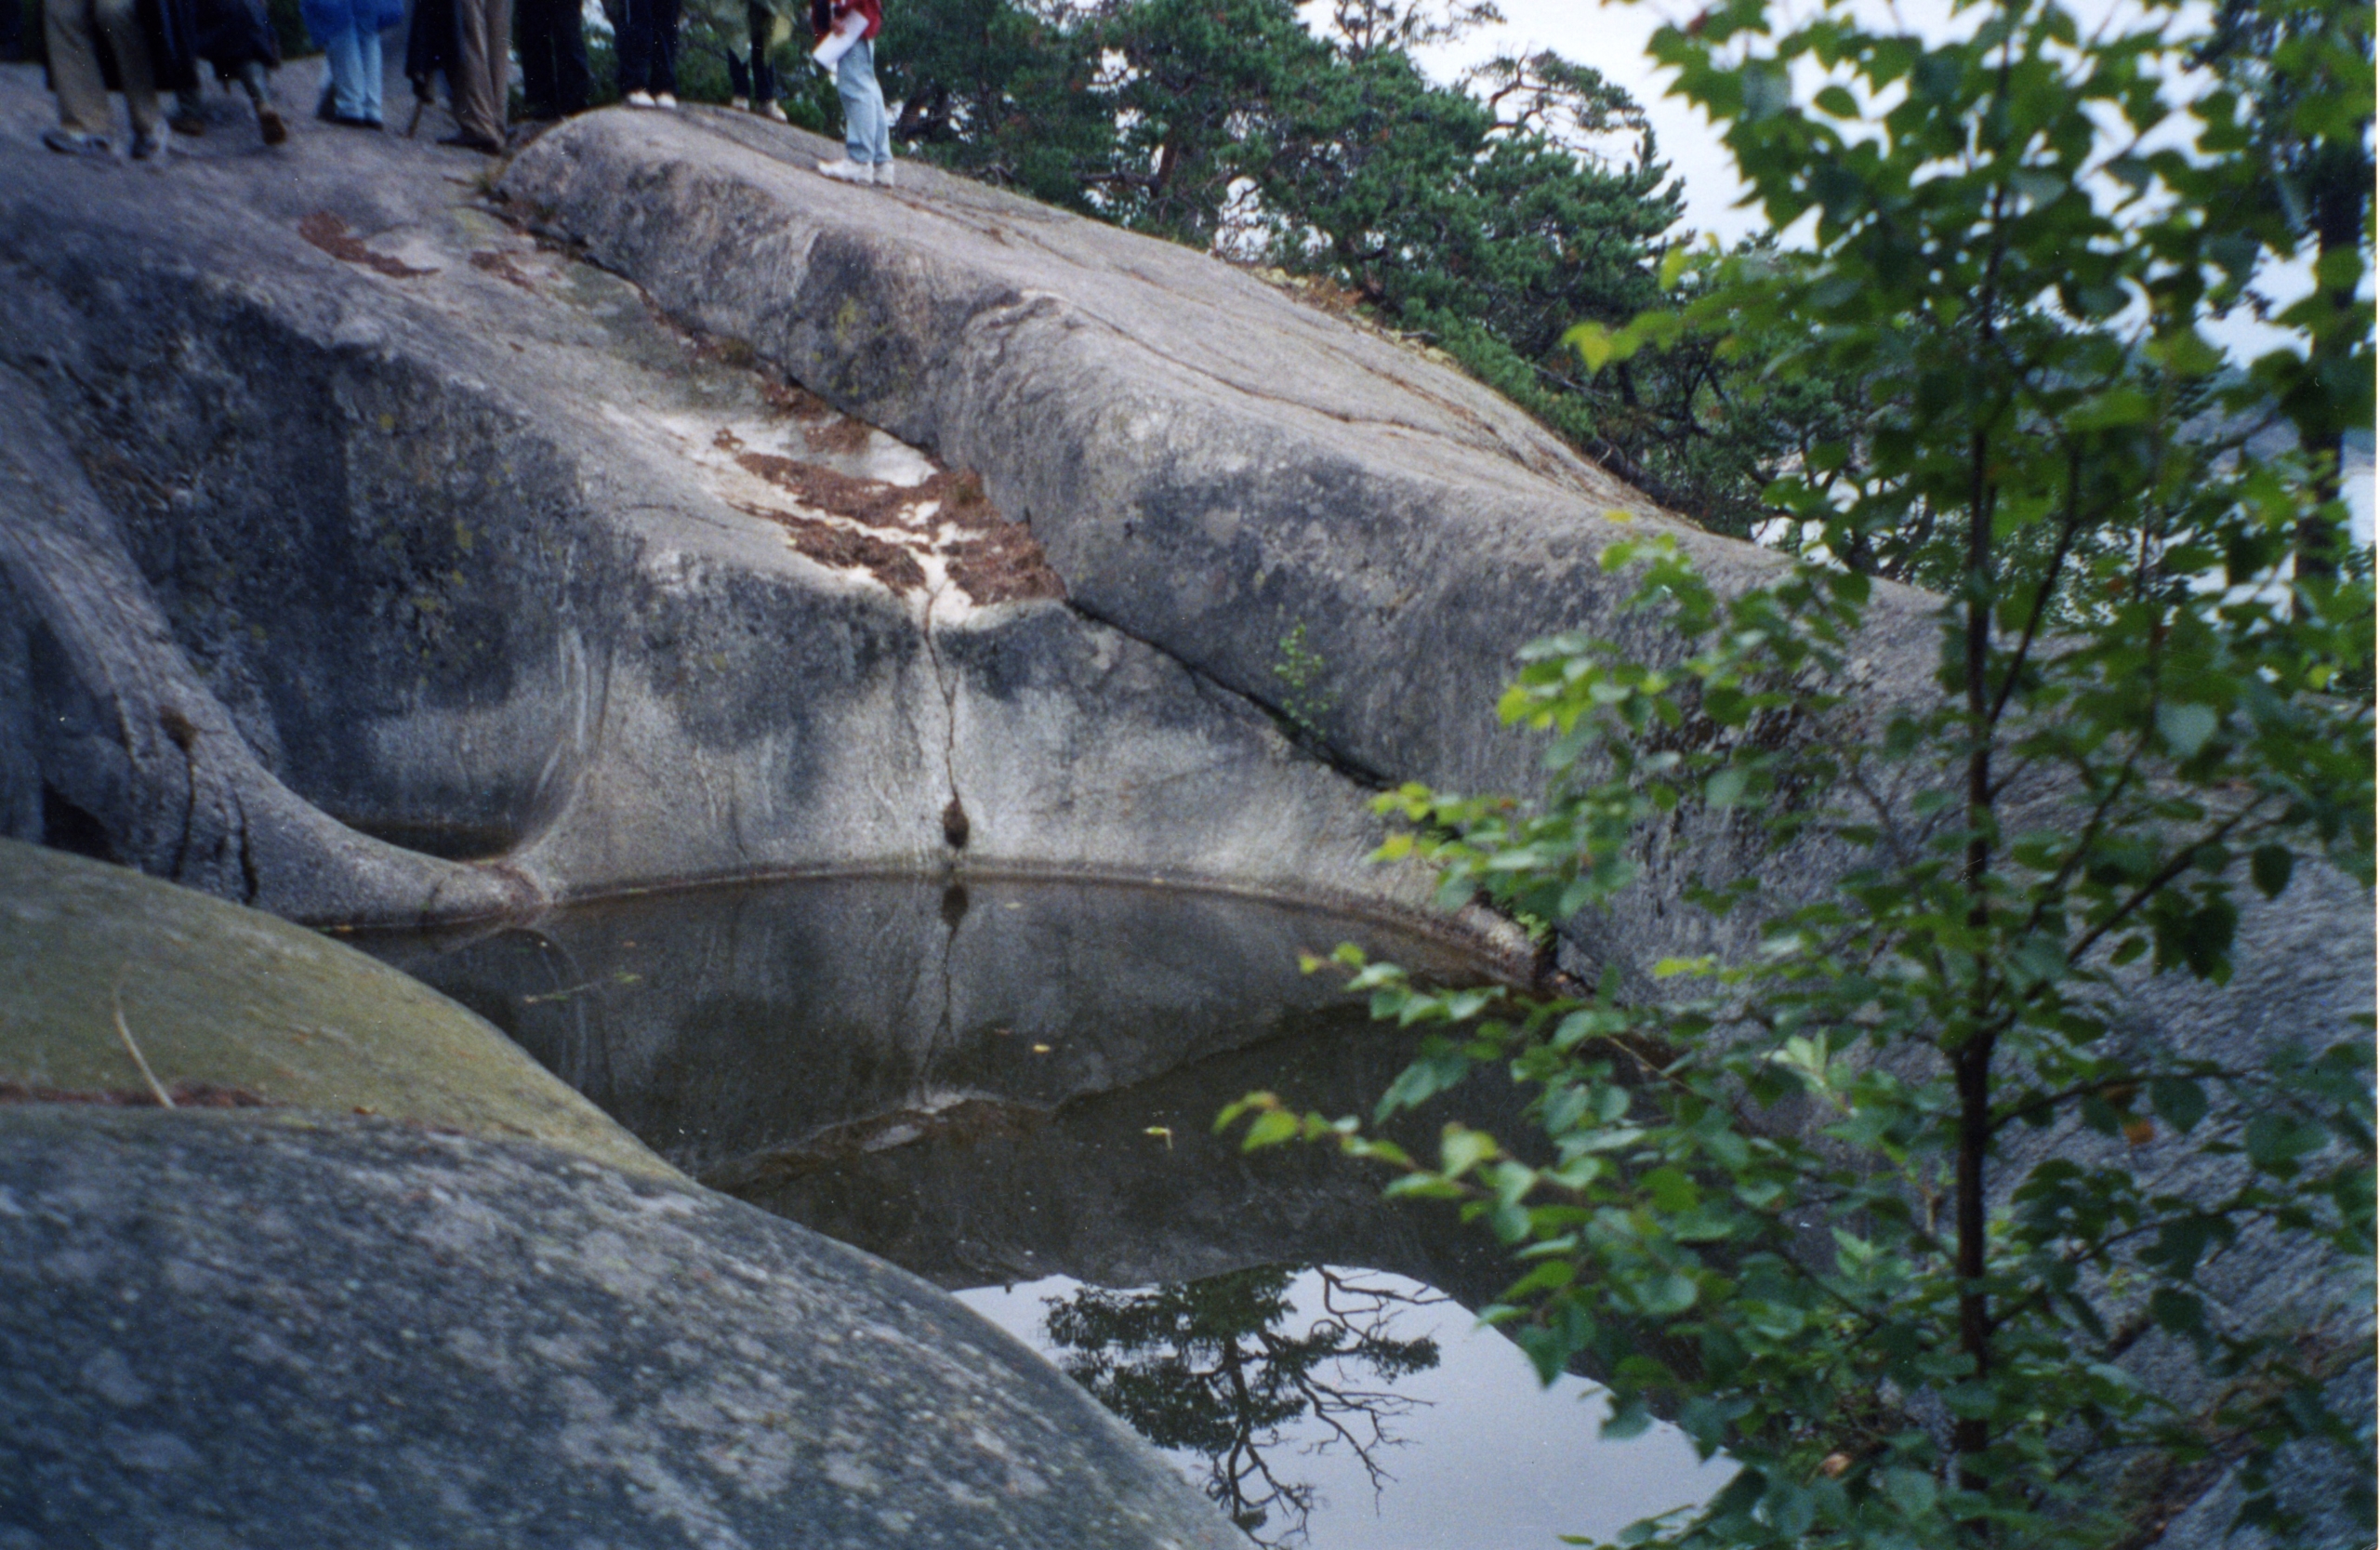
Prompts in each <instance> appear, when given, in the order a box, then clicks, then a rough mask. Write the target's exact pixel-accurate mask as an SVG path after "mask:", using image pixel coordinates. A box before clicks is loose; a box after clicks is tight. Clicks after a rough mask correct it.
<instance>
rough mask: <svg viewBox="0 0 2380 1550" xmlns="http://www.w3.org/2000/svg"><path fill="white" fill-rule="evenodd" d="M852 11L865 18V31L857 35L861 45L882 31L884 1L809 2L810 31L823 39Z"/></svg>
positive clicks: (820, 0) (834, 0)
mask: <svg viewBox="0 0 2380 1550" xmlns="http://www.w3.org/2000/svg"><path fill="white" fill-rule="evenodd" d="M853 11H857V12H859V14H860V15H862V16H864V17H866V18H867V31H866V32H865V33H861V34H860V35H859V36H860V41H861V42H862V43H865V42H866V41H867V40H868V39H870V38H872V37H874V36H875V35H876V34H877V33H880V32H882V31H884V0H811V5H810V30H811V31H812V32H813V33H817V34H818V35H819V36H820V37H825V36H826V34H827V33H829V32H831V31H833V30H834V25H835V23H836V22H838V21H840V20H842V19H843V18H844V17H847V16H849V15H851V14H852V12H853Z"/></svg>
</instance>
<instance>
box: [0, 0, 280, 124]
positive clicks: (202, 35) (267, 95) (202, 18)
mask: <svg viewBox="0 0 2380 1550" xmlns="http://www.w3.org/2000/svg"><path fill="white" fill-rule="evenodd" d="M5 3H6V0H0V4H5ZM197 15H198V57H199V58H200V59H202V60H205V61H206V62H207V63H208V64H211V65H213V66H214V67H215V76H216V79H217V80H218V81H222V82H225V83H226V84H228V83H230V82H232V81H237V82H239V83H240V86H241V89H242V90H244V91H245V92H246V93H247V94H248V101H249V104H250V105H251V106H253V107H254V108H255V109H256V114H257V132H258V134H259V135H261V136H262V137H263V139H264V142H265V143H266V144H267V145H279V144H280V143H281V142H282V141H284V140H285V139H288V138H289V126H288V125H287V124H285V123H284V122H283V121H282V117H281V113H280V111H279V110H278V109H276V108H275V107H274V106H273V103H272V73H273V71H274V70H276V69H278V68H279V67H280V65H281V40H280V39H279V38H277V37H275V36H274V35H273V32H272V21H271V18H270V17H268V16H266V14H265V8H264V5H263V0H199V4H198V7H197ZM165 122H166V123H168V124H170V125H172V126H173V127H174V131H175V133H177V134H187V135H203V134H205V132H206V114H205V108H204V105H203V103H202V101H201V99H200V96H199V88H198V86H197V85H196V83H192V85H191V86H189V87H187V88H185V89H184V90H183V91H181V92H180V93H179V94H178V101H177V103H176V106H175V108H174V111H173V113H170V114H168V115H167V116H166V119H165Z"/></svg>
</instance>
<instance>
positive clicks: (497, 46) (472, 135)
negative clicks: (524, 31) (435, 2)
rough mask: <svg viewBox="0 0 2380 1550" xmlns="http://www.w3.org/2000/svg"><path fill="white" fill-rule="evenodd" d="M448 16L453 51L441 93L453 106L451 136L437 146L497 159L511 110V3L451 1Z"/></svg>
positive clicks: (501, 150)
mask: <svg viewBox="0 0 2380 1550" xmlns="http://www.w3.org/2000/svg"><path fill="white" fill-rule="evenodd" d="M451 14H452V15H453V17H454V19H455V31H454V51H453V54H452V56H451V58H450V62H449V63H448V64H447V66H446V90H447V93H448V95H449V96H450V97H451V98H452V99H453V102H454V107H455V132H454V133H453V134H451V135H448V136H447V137H445V138H444V139H442V140H440V141H439V142H438V143H439V144H441V145H457V146H461V147H462V148H463V149H464V150H466V151H476V152H480V153H481V154H482V155H486V156H500V155H502V154H504V122H505V119H506V117H507V115H508V114H509V113H510V112H511V109H512V101H511V99H512V0H454V5H453V9H452V12H451ZM416 89H417V90H418V89H419V88H418V87H417V88H416Z"/></svg>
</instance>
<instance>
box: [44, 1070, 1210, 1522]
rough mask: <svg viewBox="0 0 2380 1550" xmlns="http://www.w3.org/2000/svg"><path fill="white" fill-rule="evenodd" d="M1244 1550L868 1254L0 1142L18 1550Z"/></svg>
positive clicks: (383, 1178) (1036, 1377)
mask: <svg viewBox="0 0 2380 1550" xmlns="http://www.w3.org/2000/svg"><path fill="white" fill-rule="evenodd" d="M53 1543H79V1544H92V1545H102V1546H114V1545H124V1546H133V1545H142V1546H146V1545H152V1544H172V1545H176V1546H187V1547H190V1550H216V1547H222V1550H230V1547H233V1546H242V1545H255V1546H268V1545H293V1544H363V1543H372V1544H435V1545H441V1546H456V1547H461V1546H472V1545H491V1546H493V1545H518V1544H551V1545H573V1546H585V1545H599V1544H600V1545H607V1546H615V1547H618V1550H629V1547H634V1546H655V1547H659V1546H686V1545H699V1546H704V1547H707V1550H734V1547H739V1546H747V1545H749V1546H762V1545H779V1544H800V1545H815V1546H820V1547H829V1546H832V1547H842V1546H877V1545H894V1544H897V1545H902V1546H920V1547H923V1546H933V1547H948V1550H959V1547H968V1550H975V1547H982V1550H991V1547H996V1546H997V1547H999V1550H1044V1547H1047V1546H1053V1545H1099V1546H1103V1547H1114V1550H1229V1547H1231V1546H1234V1545H1237V1544H1240V1543H1242V1541H1241V1540H1240V1539H1239V1537H1238V1535H1237V1534H1236V1531H1235V1530H1232V1529H1231V1528H1230V1526H1229V1525H1228V1524H1226V1523H1225V1522H1224V1521H1223V1519H1222V1517H1220V1516H1218V1515H1217V1514H1216V1513H1215V1512H1214V1511H1213V1510H1212V1509H1211V1508H1210V1507H1209V1506H1208V1505H1207V1504H1206V1503H1205V1502H1203V1501H1202V1500H1201V1499H1200V1498H1199V1496H1198V1494H1197V1491H1196V1490H1193V1489H1192V1488H1191V1487H1190V1485H1189V1484H1188V1483H1187V1482H1185V1481H1184V1480H1183V1479H1182V1478H1181V1477H1179V1476H1178V1475H1176V1474H1175V1473H1174V1472H1173V1470H1172V1469H1171V1468H1170V1466H1169V1465H1168V1464H1166V1463H1165V1461H1164V1460H1162V1459H1161V1458H1159V1457H1158V1456H1157V1454H1156V1453H1155V1452H1154V1451H1152V1450H1150V1449H1149V1448H1148V1447H1146V1446H1145V1445H1144V1444H1143V1443H1142V1442H1140V1440H1139V1439H1138V1438H1136V1437H1132V1436H1131V1433H1129V1432H1128V1431H1126V1430H1125V1429H1124V1427H1123V1426H1122V1424H1120V1423H1118V1422H1117V1421H1116V1420H1115V1419H1114V1418H1112V1417H1111V1416H1109V1415H1108V1414H1107V1413H1106V1412H1105V1411H1103V1410H1101V1409H1100V1407H1099V1406H1098V1404H1097V1403H1095V1402H1094V1401H1093V1400H1092V1399H1091V1398H1090V1397H1089V1396H1088V1395H1087V1394H1085V1393H1084V1392H1083V1391H1082V1390H1081V1389H1079V1388H1078V1387H1077V1386H1076V1385H1075V1384H1073V1383H1072V1382H1070V1381H1069V1380H1067V1379H1066V1378H1065V1377H1064V1376H1063V1375H1061V1374H1060V1373H1059V1372H1058V1371H1055V1370H1054V1369H1052V1368H1051V1367H1050V1366H1049V1365H1048V1364H1047V1363H1046V1362H1044V1361H1042V1360H1041V1359H1040V1358H1038V1357H1037V1356H1035V1355H1033V1354H1032V1353H1031V1352H1030V1351H1028V1350H1027V1349H1025V1347H1024V1346H1023V1345H1019V1344H1018V1343H1017V1342H1015V1341H1014V1340H1012V1338H1010V1337H1009V1336H1007V1335H1005V1334H1003V1333H1001V1332H1000V1331H998V1330H995V1329H994V1328H992V1327H991V1326H990V1325H989V1324H987V1323H985V1322H984V1321H983V1320H982V1319H980V1318H977V1317H976V1316H975V1315H973V1314H972V1313H970V1312H968V1311H967V1310H966V1309H965V1308H964V1307H962V1306H960V1305H959V1304H958V1303H956V1302H955V1301H953V1300H952V1299H950V1298H949V1297H948V1296H946V1295H945V1294H944V1293H942V1292H938V1291H936V1290H934V1289H933V1288H932V1287H930V1286H928V1285H926V1284H925V1283H924V1282H922V1281H919V1280H917V1279H916V1278H913V1277H910V1276H908V1275H906V1274H905V1273H903V1272H901V1271H897V1270H894V1269H893V1268H891V1267H890V1266H887V1265H883V1264H882V1263H880V1262H879V1261H876V1260H873V1259H871V1258H869V1257H868V1256H866V1255H865V1254H862V1253H860V1252H857V1251H855V1250H852V1249H847V1248H844V1247H843V1246H841V1245H840V1244H837V1243H834V1242H831V1241H829V1240H827V1239H823V1238H820V1237H818V1236H817V1235H816V1234H814V1233H812V1232H810V1231H808V1230H806V1229H804V1228H801V1227H799V1226H796V1225H793V1224H791V1223H789V1222H783V1221H779V1220H777V1219H776V1218H774V1217H771V1216H768V1215H765V1214H763V1213H762V1212H759V1211H757V1210H755V1209H753V1208H752V1207H749V1206H746V1205H741V1204H739V1203H737V1202H735V1201H733V1200H730V1199H726V1198H724V1197H722V1196H719V1195H715V1194H712V1193H710V1192H708V1191H706V1190H702V1189H699V1188H696V1187H694V1186H690V1185H686V1184H683V1183H681V1182H673V1181H671V1180H668V1179H665V1178H659V1177H655V1176H653V1175H651V1174H649V1173H648V1174H634V1173H629V1172H623V1171H621V1170H619V1169H616V1168H612V1167H608V1166H605V1165H604V1164H602V1163H599V1162H595V1161H592V1160H589V1159H586V1158H583V1157H577V1156H574V1155H573V1154H571V1153H569V1152H564V1151H560V1150H557V1149H555V1148H553V1147H549V1146H541V1145H538V1144H536V1143H534V1142H525V1141H498V1140H490V1139H484V1138H478V1137H467V1136H460V1135H454V1134H448V1133H436V1132H429V1131H424V1130H421V1129H418V1128H414V1127H407V1126H402V1125H398V1124H395V1123H393V1122H391V1121H387V1120H379V1119H359V1118H356V1117H353V1116H348V1117H343V1118H339V1117H308V1118H298V1117H287V1116H284V1117H278V1118H276V1117H270V1116H268V1117H263V1118H249V1117H245V1116H238V1115H226V1114H213V1113H206V1114H201V1113H189V1112H179V1113H172V1114H166V1113H159V1112H155V1111H147V1112H137V1111H100V1112H92V1111H86V1112H81V1113H76V1112H70V1111H67V1110H63V1109H60V1108H56V1107H46V1108H42V1109H38V1110H19V1111H17V1112H14V1113H11V1114H9V1115H8V1116H7V1119H5V1121H0V1545H7V1546H9V1547H10V1550H15V1547H17V1546H19V1545H24V1546H32V1545H40V1544H53Z"/></svg>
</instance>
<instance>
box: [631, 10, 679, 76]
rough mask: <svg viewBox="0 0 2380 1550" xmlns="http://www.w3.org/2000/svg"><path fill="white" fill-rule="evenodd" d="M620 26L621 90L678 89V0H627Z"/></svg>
mask: <svg viewBox="0 0 2380 1550" xmlns="http://www.w3.org/2000/svg"><path fill="white" fill-rule="evenodd" d="M627 14H628V25H627V26H625V27H623V28H621V29H620V93H621V95H622V96H626V95H627V94H628V93H629V92H632V91H651V92H663V91H666V92H668V93H669V94H670V95H672V96H675V95H676V94H677V91H678V0H628V7H627Z"/></svg>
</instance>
